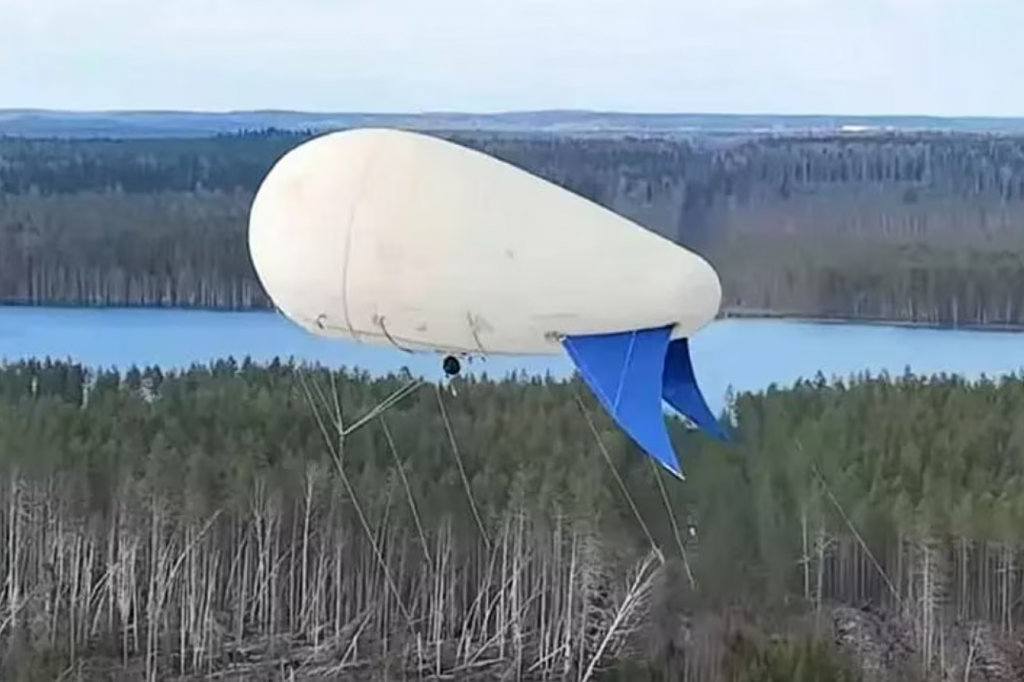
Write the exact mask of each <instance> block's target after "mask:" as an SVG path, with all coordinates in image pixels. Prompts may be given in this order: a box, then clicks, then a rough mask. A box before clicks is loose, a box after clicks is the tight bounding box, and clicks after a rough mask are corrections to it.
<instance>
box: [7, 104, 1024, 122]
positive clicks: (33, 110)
mask: <svg viewBox="0 0 1024 682" xmlns="http://www.w3.org/2000/svg"><path fill="white" fill-rule="evenodd" d="M0 114H68V115H99V116H103V115H106V116H111V115H147V114H148V115H154V114H179V115H180V114H185V115H199V116H232V115H235V116H237V115H245V114H264V115H266V114H277V115H306V116H380V117H429V116H479V117H502V116H522V115H531V114H533V115H536V114H562V115H578V116H640V117H652V118H668V117H699V116H716V117H728V118H816V119H821V118H854V119H856V118H860V119H878V118H886V119H934V120H963V119H974V120H986V121H999V120H1004V121H1020V120H1024V114H1020V115H993V114H984V115H981V114H924V113H922V114H906V113H903V114H895V113H893V114H886V113H872V114H864V113H844V114H837V113H831V114H829V113H808V112H804V113H794V112H791V113H783V112H730V111H630V110H616V109H576V108H551V109H508V110H498V111H469V110H466V111H462V110H456V109H453V110H424V111H361V110H357V109H353V110H315V109H275V108H253V109H189V108H183V109H167V108H140V109H70V108H69V109H60V108H47V107H0Z"/></svg>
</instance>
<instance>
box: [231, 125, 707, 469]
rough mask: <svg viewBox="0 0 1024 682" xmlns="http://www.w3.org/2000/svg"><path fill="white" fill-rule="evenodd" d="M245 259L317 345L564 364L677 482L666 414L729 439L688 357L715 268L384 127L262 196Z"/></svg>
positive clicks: (315, 157) (472, 156) (553, 192)
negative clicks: (551, 359) (557, 357)
mask: <svg viewBox="0 0 1024 682" xmlns="http://www.w3.org/2000/svg"><path fill="white" fill-rule="evenodd" d="M249 251H250V255H251V258H252V261H253V265H254V267H255V269H256V273H257V275H258V276H259V279H260V281H261V283H262V284H263V287H264V289H265V290H266V292H267V294H268V295H269V296H270V298H271V300H272V301H273V303H274V305H275V306H276V307H277V308H278V310H280V311H281V312H282V313H283V314H284V315H285V316H287V317H288V318H289V319H291V320H292V321H293V322H295V323H296V324H298V325H300V326H302V327H303V328H305V329H307V330H308V331H310V332H312V333H314V334H318V335H322V336H328V337H334V338H339V339H349V340H353V341H356V342H360V343H371V344H379V345H391V346H394V347H397V348H400V349H402V350H406V351H412V352H433V353H441V354H444V355H446V356H473V355H483V356H487V355H535V354H544V355H550V354H555V353H562V352H565V353H567V354H568V356H569V357H570V358H571V360H572V362H573V363H574V364H575V365H576V367H577V369H578V370H579V372H580V374H581V375H582V377H583V379H584V381H586V383H587V385H588V386H589V387H590V388H591V390H592V391H593V392H594V393H595V394H596V395H597V397H598V399H599V401H600V402H601V404H602V406H603V407H604V409H605V410H606V411H607V412H608V413H609V414H610V415H611V416H612V417H613V418H614V419H615V420H616V422H617V423H618V424H619V425H620V426H621V427H622V428H623V430H624V431H625V432H626V433H627V434H629V436H630V437H631V438H632V439H633V440H634V441H635V442H636V443H637V444H638V445H639V446H640V447H641V448H642V449H643V450H644V451H645V452H647V453H648V454H649V455H650V456H652V457H653V458H654V459H656V460H657V461H658V462H659V463H661V464H662V465H663V466H664V467H665V468H667V469H668V470H669V471H671V472H673V473H674V474H676V475H681V471H680V467H679V462H678V460H677V458H676V455H675V452H674V450H673V448H672V444H671V442H670V440H669V436H668V431H667V429H666V426H665V421H664V415H663V412H662V401H663V400H664V402H667V403H668V404H669V405H670V406H672V407H673V408H674V409H675V410H677V411H678V412H680V413H682V414H683V415H685V416H687V417H688V418H690V419H691V420H692V421H693V422H694V423H695V424H696V425H697V426H699V427H700V428H702V429H703V430H705V431H707V432H709V433H711V434H712V435H715V436H718V437H724V436H725V433H724V431H723V429H722V427H721V426H720V424H719V423H718V421H717V420H716V419H715V416H714V415H713V414H712V413H711V411H710V410H709V409H708V406H707V404H706V403H705V401H704V398H703V396H702V395H701V392H700V389H699V388H698V386H697V382H696V379H695V377H694V372H693V366H692V363H691V359H690V352H689V344H688V338H689V337H691V336H692V335H693V334H694V333H695V332H696V331H698V330H699V329H700V328H701V327H703V326H704V325H706V324H707V323H708V322H710V321H711V320H712V319H714V317H715V315H716V314H717V312H718V307H719V303H720V300H721V285H720V283H719V280H718V275H717V273H716V272H715V271H714V269H713V268H712V267H711V265H710V264H709V263H708V262H707V261H705V260H704V259H703V258H701V257H700V256H698V255H697V254H695V253H692V252H690V251H688V250H687V249H685V248H683V247H681V246H679V245H677V244H675V243H673V242H671V241H669V240H668V239H665V238H663V237H661V236H659V235H657V234H654V233H653V232H650V231H648V230H645V229H644V228H642V227H640V226H638V225H636V224H635V223H633V222H631V221H629V220H627V219H625V218H623V217H621V216H619V215H617V214H615V213H614V212H612V211H609V210H607V209H605V208H603V207H601V206H599V205H598V204H596V203H594V202H591V201H589V200H587V199H584V198H583V197H580V196H578V195H576V194H574V193H572V192H570V191H568V190H565V189H562V188H561V187H558V186H557V185H555V184H553V183H550V182H548V181H546V180H543V179H541V178H539V177H536V176H535V175H532V174H530V173H527V172H526V171H523V170H520V169H519V168H516V167H515V166H512V165H511V164H508V163H505V162H503V161H500V160H498V159H495V158H493V157H490V156H488V155H486V154H483V153H480V152H477V151H473V150H471V149H468V148H466V147H463V146H461V145H458V144H455V143H452V142H447V141H444V140H441V139H438V138H435V137H432V136H428V135H423V134H419V133H412V132H406V131H399V130H389V129H372V128H368V129H356V130H348V131H343V132H336V133H330V134H327V135H323V136H320V137H317V138H314V139H312V140H310V141H308V142H305V143H303V144H301V145H299V146H298V147H296V148H295V149H292V150H291V151H289V152H288V153H287V154H285V155H284V156H283V157H282V158H281V159H280V160H278V162H277V163H276V164H275V165H274V167H273V168H272V169H271V171H270V173H269V174H268V175H267V177H266V178H265V179H264V181H263V183H262V184H261V186H260V188H259V190H258V192H257V194H256V197H255V199H254V201H253V205H252V211H251V215H250V222H249ZM449 367H458V363H457V362H446V364H445V368H446V371H448V368H449ZM456 371H457V370H456Z"/></svg>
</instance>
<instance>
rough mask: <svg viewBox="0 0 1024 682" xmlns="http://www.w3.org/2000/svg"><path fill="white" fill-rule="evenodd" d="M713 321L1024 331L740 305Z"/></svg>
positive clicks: (1022, 326) (997, 325) (993, 325)
mask: <svg viewBox="0 0 1024 682" xmlns="http://www.w3.org/2000/svg"><path fill="white" fill-rule="evenodd" d="M715 319H716V320H774V321H778V322H797V323H800V324H822V325H851V326H853V325H858V326H863V327H893V328H898V329H927V330H931V331H946V332H957V331H959V332H992V333H1001V334H1018V333H1022V332H1024V324H1003V323H967V324H945V323H941V322H926V321H923V320H899V319H892V318H877V317H840V316H819V317H814V316H809V315H806V314H804V313H796V312H778V311H772V310H751V309H743V308H730V309H725V310H723V311H722V312H721V313H719V315H718V317H716V318H715Z"/></svg>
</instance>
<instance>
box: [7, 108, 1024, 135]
mask: <svg viewBox="0 0 1024 682" xmlns="http://www.w3.org/2000/svg"><path fill="white" fill-rule="evenodd" d="M357 126H388V127H399V128H412V129H420V130H438V129H447V130H495V131H500V130H507V131H515V132H520V133H522V132H551V133H581V134H582V133H590V134H599V133H606V134H616V133H618V134H622V133H630V132H632V133H651V134H654V133H658V134H670V135H671V134H678V135H694V134H702V133H703V134H714V133H772V132H785V133H794V132H800V131H818V132H820V131H837V130H839V131H847V132H852V133H855V132H860V131H862V130H901V131H922V130H932V131H949V132H961V133H1024V118H1010V117H1004V118H995V117H991V118H990V117H948V118H947V117H938V116H885V115H878V116H863V115H853V116H841V115H821V114H698V113H626V112H605V111H572V110H549V111H515V112H500V113H463V112H424V113H365V112H302V111H281V110H257V111H230V112H198V111H56V110H47V109H0V135H8V136H11V135H14V136H31V137H50V136H60V137H79V138H80V137H168V136H185V137H188V136H196V135H199V136H201V135H210V134H219V133H231V132H239V131H244V130H255V129H265V128H279V129H283V130H314V131H322V130H330V129H338V128H350V127H357Z"/></svg>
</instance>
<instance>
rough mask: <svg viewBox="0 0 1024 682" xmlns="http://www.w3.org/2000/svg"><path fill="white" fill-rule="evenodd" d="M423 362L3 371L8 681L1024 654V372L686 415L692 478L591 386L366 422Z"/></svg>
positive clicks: (984, 674) (914, 665) (934, 667)
mask: <svg viewBox="0 0 1024 682" xmlns="http://www.w3.org/2000/svg"><path fill="white" fill-rule="evenodd" d="M405 384H406V379H405V378H403V377H399V376H390V377H385V378H379V379H371V378H370V377H369V376H367V375H365V374H362V373H358V372H356V373H353V372H328V371H327V370H323V369H318V368H306V369H302V370H299V369H296V368H295V367H292V366H289V365H283V364H281V363H277V362H274V363H271V364H270V365H267V366H256V365H253V364H251V363H248V362H244V361H243V362H241V363H236V362H234V361H223V362H219V363H216V364H214V365H212V366H209V367H195V368H193V369H191V370H189V371H186V372H183V373H164V372H161V371H159V370H156V369H145V370H142V371H139V370H135V369H132V370H130V371H127V372H125V373H123V374H118V373H114V372H106V371H105V372H95V371H91V370H88V369H87V368H83V367H81V366H78V365H73V364H65V363H54V362H25V363H19V364H13V365H8V366H5V367H3V368H0V576H3V580H2V583H0V646H2V647H3V648H2V651H0V661H2V662H0V667H2V668H3V677H4V679H25V680H28V679H38V680H53V679H57V678H58V677H60V676H61V675H62V674H65V675H74V674H77V675H78V678H79V679H165V677H166V676H170V677H175V676H183V677H185V678H186V679H201V678H203V676H204V675H211V674H217V675H219V676H220V677H221V678H225V679H249V680H257V679H267V680H271V679H273V680H278V679H297V680H301V679H314V678H315V677H316V675H328V674H333V675H335V676H337V675H341V674H345V675H347V676H350V677H349V679H371V678H372V677H373V676H372V675H371V672H374V671H376V674H377V677H378V678H379V676H380V674H381V673H380V671H381V670H385V671H389V673H390V674H392V675H394V676H399V677H401V676H402V675H405V676H407V677H414V678H419V677H421V676H422V677H427V676H455V677H456V678H458V679H480V680H484V679H498V678H499V677H501V676H505V677H504V679H570V680H577V681H579V680H598V679H610V680H615V679H619V680H651V681H652V682H653V681H654V680H692V681H694V682H703V681H705V680H706V681H717V680H749V681H750V682H761V681H766V680H775V679H786V680H794V681H795V682H802V681H804V680H812V679H813V680H821V679H828V680H854V679H863V680H865V682H867V681H874V680H886V681H887V680H901V681H902V680H924V679H928V680H932V679H935V680H938V679H957V680H969V681H973V682H977V681H979V680H985V681H994V680H1011V679H1019V678H1020V676H1021V675H1022V674H1024V666H1022V662H1021V661H1020V660H1019V657H1018V655H1017V654H1016V653H1015V652H1016V651H1017V647H1018V645H1019V643H1020V641H1021V640H1020V636H1021V635H1020V632H1021V623H1022V618H1024V601H1022V598H1024V552H1022V550H1024V536H1022V530H1021V529H1024V421H1021V420H1020V418H1019V415H1020V414H1021V413H1022V412H1024V381H1022V380H1021V379H1017V378H1011V379H1007V380H1004V381H999V382H980V383H974V384H968V383H965V382H963V381H961V380H959V379H955V378H943V377H939V378H934V379H923V378H918V377H914V376H900V377H887V376H883V377H869V376H862V377H856V378H852V379H849V380H844V381H826V380H825V379H824V378H819V379H816V380H812V381H804V382H801V383H799V384H798V385H796V386H795V387H793V388H790V389H785V390H783V389H778V388H775V387H772V388H770V389H768V390H767V391H765V392H762V393H757V394H748V393H743V394H739V395H736V396H734V397H733V398H732V400H731V404H732V410H733V414H734V418H735V421H736V425H735V427H734V434H733V435H734V438H733V441H732V442H731V443H728V444H722V443H718V442H714V441H711V440H709V439H706V438H705V437H703V436H702V435H700V434H698V433H694V432H690V431H687V430H686V429H684V428H682V426H681V425H680V424H679V423H678V422H672V429H673V436H674V439H675V440H676V443H677V447H678V450H679V451H680V453H681V456H682V461H683V468H684V471H685V473H686V475H687V480H686V481H678V480H675V479H673V478H672V477H671V476H669V475H668V474H665V473H663V472H661V471H660V470H658V469H656V468H655V467H654V466H653V465H652V464H651V463H650V462H649V461H648V460H647V459H646V458H644V457H642V456H641V455H640V454H639V453H638V451H637V450H636V449H635V448H634V447H633V446H632V445H631V444H630V443H629V442H628V440H627V439H626V438H625V437H624V436H623V435H622V434H621V432H620V431H619V430H618V429H616V428H615V426H614V424H613V423H612V422H611V421H610V420H608V419H607V418H606V417H605V415H604V413H603V412H602V411H601V410H600V409H599V408H598V407H597V406H596V403H595V401H594V400H592V399H591V397H590V394H589V393H588V392H587V391H586V389H585V388H583V387H582V385H581V384H579V383H577V382H574V381H554V380H546V379H530V378H526V377H522V376H517V377H510V378H507V379H504V380H489V379H486V378H481V379H465V380H460V381H459V382H458V383H457V389H458V390H457V395H451V394H449V393H448V392H446V391H440V390H437V389H436V388H435V387H434V386H433V385H426V386H422V387H420V388H419V389H418V390H416V391H415V392H414V393H412V394H411V395H409V396H408V397H407V398H406V399H405V400H403V401H402V402H400V403H398V404H397V405H396V406H395V407H394V408H392V409H391V410H389V411H388V412H386V413H385V414H384V415H383V416H380V417H375V418H372V419H370V420H369V421H366V422H365V423H364V425H363V426H362V427H361V428H359V429H358V430H356V431H354V432H353V433H351V434H350V435H348V436H346V437H344V438H343V439H342V438H340V437H339V434H338V429H337V428H335V423H336V417H337V415H338V414H339V413H340V414H341V416H342V421H343V422H344V423H345V424H348V425H352V424H355V423H356V422H357V420H358V419H359V418H360V416H361V415H363V414H365V413H366V412H367V411H368V410H371V409H372V408H373V407H374V406H375V405H377V404H378V403H380V401H382V400H383V399H385V398H386V397H387V396H389V395H391V394H392V393H394V392H395V391H396V390H399V389H400V388H402V387H403V386H404V385H405ZM320 419H322V420H323V421H321V420H320ZM764 633H775V635H776V636H774V637H769V636H768V635H767V634H764ZM823 670H828V671H831V672H829V673H827V674H826V673H823V672H821V671H823ZM118 671H120V672H118ZM757 671H760V672H757ZM117 675H122V677H121V678H118V677H117ZM90 676H92V677H90ZM232 676H233V677H232ZM292 676H294V677H292ZM65 678H67V677H65Z"/></svg>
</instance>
